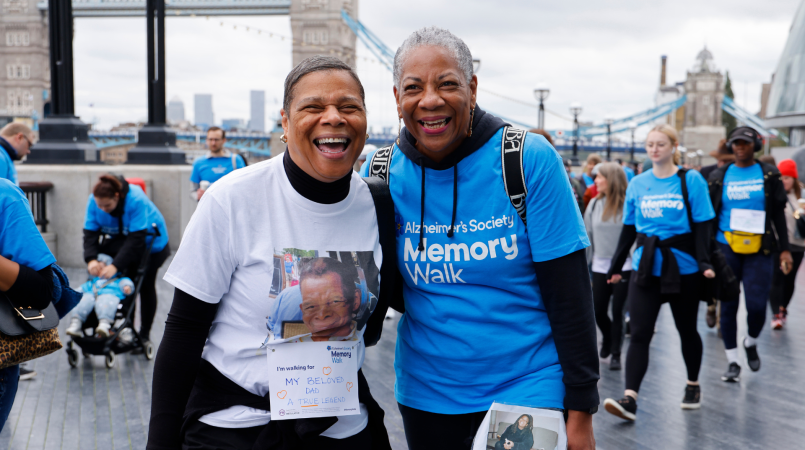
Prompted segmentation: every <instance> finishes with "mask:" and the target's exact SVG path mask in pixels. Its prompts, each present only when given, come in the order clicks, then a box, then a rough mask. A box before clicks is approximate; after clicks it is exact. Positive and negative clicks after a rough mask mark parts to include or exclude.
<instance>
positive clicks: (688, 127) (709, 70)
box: [682, 47, 726, 152]
mask: <svg viewBox="0 0 805 450" xmlns="http://www.w3.org/2000/svg"><path fill="white" fill-rule="evenodd" d="M684 86H685V92H686V93H687V96H688V100H687V102H686V103H685V123H684V128H683V129H682V145H684V146H685V147H687V148H688V149H692V150H704V151H705V152H708V151H710V150H715V149H717V148H718V141H719V140H721V139H724V137H725V135H726V130H725V128H724V126H723V125H722V124H721V102H722V101H723V100H724V75H722V74H721V72H719V71H717V70H716V68H715V66H714V65H713V54H712V53H710V51H709V50H707V47H705V48H704V49H703V50H702V51H700V52H699V54H698V56H696V64H695V65H694V67H693V70H692V71H689V72H688V77H687V80H686V81H685V85H684Z"/></svg>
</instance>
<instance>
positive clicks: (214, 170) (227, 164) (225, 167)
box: [190, 155, 246, 184]
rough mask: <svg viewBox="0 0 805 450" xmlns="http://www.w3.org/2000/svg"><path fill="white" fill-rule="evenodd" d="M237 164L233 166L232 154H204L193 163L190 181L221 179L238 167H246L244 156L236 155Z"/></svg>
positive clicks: (211, 181)
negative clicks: (213, 155) (212, 155)
mask: <svg viewBox="0 0 805 450" xmlns="http://www.w3.org/2000/svg"><path fill="white" fill-rule="evenodd" d="M235 165H236V166H237V167H232V156H231V155H227V156H216V157H210V156H204V157H201V158H199V159H197V160H196V162H194V163H193V172H192V173H191V174H190V181H192V182H193V183H201V182H202V181H209V182H210V184H212V183H215V182H216V181H218V180H220V179H221V178H222V177H223V176H224V175H226V174H228V173H229V172H232V171H233V170H236V169H242V168H244V167H246V164H245V163H244V162H243V157H241V156H240V155H237V156H235Z"/></svg>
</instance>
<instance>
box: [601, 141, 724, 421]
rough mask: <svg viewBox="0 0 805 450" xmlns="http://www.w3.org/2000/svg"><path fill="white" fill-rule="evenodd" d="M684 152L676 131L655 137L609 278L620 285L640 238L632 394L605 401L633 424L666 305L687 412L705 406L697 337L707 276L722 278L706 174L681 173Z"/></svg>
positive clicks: (635, 184) (629, 379)
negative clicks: (678, 349) (683, 371)
mask: <svg viewBox="0 0 805 450" xmlns="http://www.w3.org/2000/svg"><path fill="white" fill-rule="evenodd" d="M678 146H679V139H678V137H677V133H676V129H674V128H673V127H671V126H669V125H660V126H657V127H655V128H654V129H652V130H651V131H650V132H649V134H648V136H647V138H646V153H647V154H648V157H649V158H650V159H651V161H652V163H653V165H652V169H651V170H649V171H646V172H643V173H642V174H640V175H638V176H636V177H634V179H632V182H631V183H629V187H628V188H627V189H626V203H625V204H624V208H623V230H622V231H621V236H620V239H619V240H618V248H617V250H616V251H615V256H614V257H613V259H612V265H611V267H610V269H609V273H608V274H607V276H608V278H609V279H610V282H611V283H617V282H619V281H620V280H621V275H620V273H621V267H622V266H623V263H624V262H625V261H626V258H627V257H628V255H629V249H630V248H631V247H632V244H633V243H634V242H635V239H636V240H637V249H635V251H634V254H633V256H632V274H631V279H630V281H629V294H628V298H627V303H628V304H629V316H630V328H631V332H632V337H631V342H630V344H629V351H628V353H627V355H626V390H625V393H624V397H623V398H622V399H620V400H617V401H616V400H614V399H611V398H608V399H606V400H605V401H604V407H605V408H606V410H607V411H608V412H610V413H612V414H614V415H616V416H618V417H620V418H622V419H626V420H632V421H633V420H635V419H636V413H637V395H638V391H639V389H640V384H641V383H642V381H643V377H644V376H645V374H646V370H647V369H648V356H649V345H650V344H651V338H652V336H653V335H654V325H655V323H656V321H657V315H658V314H659V312H660V307H661V306H662V304H663V303H666V302H668V303H669V304H670V305H671V312H672V313H673V315H674V323H675V324H676V329H677V331H678V332H679V337H680V340H681V341H682V356H683V358H684V360H685V366H686V367H687V374H688V381H687V385H686V386H685V395H684V397H683V399H682V404H681V406H682V409H698V408H700V406H701V389H700V388H699V369H700V367H701V364H702V339H701V337H700V336H699V332H698V331H696V316H697V314H698V311H699V277H700V273H701V274H703V275H704V276H705V277H707V278H714V277H715V272H714V271H713V267H712V265H711V264H710V259H709V254H708V252H707V251H706V249H708V248H709V245H708V242H709V238H710V221H711V220H712V219H713V218H714V217H715V212H713V206H712V205H711V204H710V198H709V196H708V194H707V183H706V182H705V181H704V178H702V176H701V174H699V172H696V171H694V170H680V169H679V168H678V164H679V161H678V158H679V152H678ZM682 177H684V181H685V186H686V188H687V189H686V190H687V199H686V198H685V197H684V191H683V189H682V186H683V185H682V181H683V179H682Z"/></svg>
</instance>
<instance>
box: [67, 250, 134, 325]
mask: <svg viewBox="0 0 805 450" xmlns="http://www.w3.org/2000/svg"><path fill="white" fill-rule="evenodd" d="M98 262H100V263H102V264H104V265H108V264H112V257H110V256H109V255H104V254H100V255H98ZM79 290H80V291H81V292H83V293H84V296H83V297H82V298H81V302H80V303H79V304H78V306H76V307H75V309H74V310H73V317H72V319H71V321H70V326H69V327H67V334H68V335H70V336H74V337H83V336H84V333H83V330H82V328H83V326H84V322H86V320H87V317H89V315H90V313H92V311H93V309H94V310H95V315H96V316H97V317H98V326H97V328H95V333H96V334H97V335H98V336H99V337H102V338H106V337H109V330H110V329H111V328H112V323H113V322H114V320H115V313H117V305H118V304H119V303H120V301H121V300H123V299H124V298H126V296H127V295H129V294H131V293H132V292H133V291H134V282H133V281H131V279H130V278H128V277H123V276H115V277H112V278H110V279H105V278H101V277H93V278H90V279H89V280H87V282H86V283H84V284H82V285H81V288H80V289H79Z"/></svg>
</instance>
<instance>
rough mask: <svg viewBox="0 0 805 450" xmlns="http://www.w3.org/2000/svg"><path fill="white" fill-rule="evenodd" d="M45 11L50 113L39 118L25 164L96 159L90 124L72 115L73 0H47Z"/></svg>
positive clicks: (80, 162) (77, 162) (65, 162)
mask: <svg viewBox="0 0 805 450" xmlns="http://www.w3.org/2000/svg"><path fill="white" fill-rule="evenodd" d="M47 14H48V33H49V40H50V80H51V93H50V94H51V95H50V97H51V114H49V115H48V116H47V117H45V118H44V119H42V121H41V122H39V142H37V143H36V145H35V146H34V148H33V151H32V152H31V153H30V154H29V155H28V159H27V160H26V164H87V163H97V162H98V148H97V147H95V144H93V143H92V142H91V141H90V140H89V126H87V124H85V123H84V122H82V121H81V120H80V119H79V118H78V117H76V116H75V98H74V96H73V94H74V92H73V9H72V3H71V2H69V1H62V0H49V1H48V12H47Z"/></svg>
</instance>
